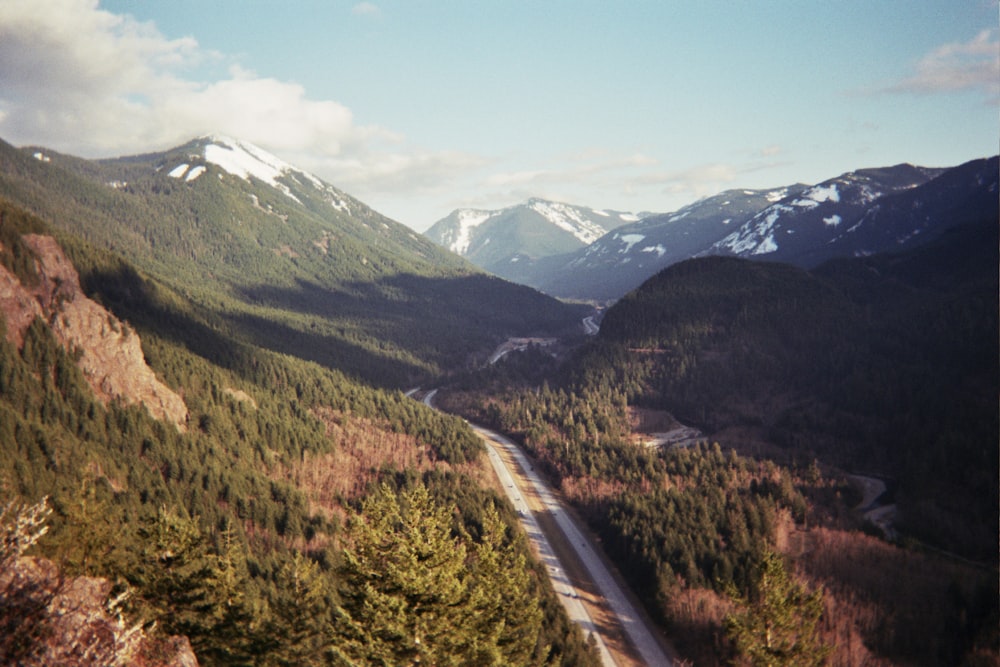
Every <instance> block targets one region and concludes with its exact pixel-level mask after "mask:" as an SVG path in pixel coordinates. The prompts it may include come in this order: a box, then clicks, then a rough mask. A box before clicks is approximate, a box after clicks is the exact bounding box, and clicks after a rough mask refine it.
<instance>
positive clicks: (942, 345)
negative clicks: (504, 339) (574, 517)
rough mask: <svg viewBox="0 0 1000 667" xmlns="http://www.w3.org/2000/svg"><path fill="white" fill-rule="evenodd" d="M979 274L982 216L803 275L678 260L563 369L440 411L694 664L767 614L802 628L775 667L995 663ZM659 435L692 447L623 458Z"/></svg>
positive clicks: (992, 319) (990, 399)
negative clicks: (532, 496) (462, 421)
mask: <svg viewBox="0 0 1000 667" xmlns="http://www.w3.org/2000/svg"><path fill="white" fill-rule="evenodd" d="M998 262H1000V260H998V228H997V219H996V217H986V218H981V219H979V220H978V221H977V222H971V223H968V224H962V225H959V226H957V227H954V228H952V229H951V230H949V231H947V232H945V233H943V234H942V235H941V237H940V238H939V239H938V240H936V241H934V242H931V243H928V244H926V245H924V246H921V247H918V248H915V249H912V250H910V251H907V252H905V253H902V254H897V255H879V256H872V257H868V258H858V259H845V260H836V261H832V262H829V263H827V264H824V265H822V266H820V267H818V268H816V269H815V270H813V271H806V270H804V269H801V268H796V267H792V266H788V265H784V264H778V263H760V262H752V261H748V260H745V259H739V258H730V257H709V258H703V259H695V260H689V261H687V262H682V263H680V264H677V265H674V266H672V267H670V268H668V269H666V270H664V271H662V272H661V273H659V274H657V275H656V276H655V277H654V278H652V279H650V280H649V281H647V282H646V283H645V284H644V285H643V286H642V287H640V288H639V289H638V290H636V291H634V292H633V293H631V294H629V295H627V296H626V297H625V298H623V299H621V300H620V301H618V302H617V303H616V304H615V305H614V306H613V307H611V308H610V309H609V310H608V312H607V313H606V316H605V317H604V319H603V321H602V323H601V330H600V333H599V335H598V336H597V337H596V339H595V340H594V341H593V342H592V343H590V344H588V345H587V346H585V347H584V348H583V349H581V351H580V352H579V354H578V355H577V356H576V357H575V358H574V359H573V360H572V361H571V362H569V363H567V364H565V365H562V366H558V365H557V364H556V363H555V362H554V361H552V360H549V359H546V357H545V355H544V354H543V353H541V352H540V351H535V352H531V353H529V356H527V357H524V358H520V359H518V358H516V357H515V358H511V359H509V360H505V362H504V363H503V364H498V366H497V367H494V368H491V369H489V370H488V371H486V372H482V373H479V374H475V375H469V376H467V377H465V378H464V379H463V380H462V382H461V383H458V384H456V385H455V386H454V387H452V389H451V391H450V393H447V394H441V395H440V396H441V398H440V400H441V402H442V403H443V404H445V405H448V406H449V407H450V409H452V410H455V411H458V412H462V413H464V414H466V415H468V416H469V417H470V418H475V419H480V420H483V421H485V422H488V423H491V424H493V425H495V426H496V427H497V428H500V429H502V430H504V431H506V432H509V433H511V434H513V435H514V436H516V437H517V438H519V440H520V441H521V442H522V443H523V445H524V446H525V447H526V448H527V449H528V450H529V451H531V452H532V453H533V455H534V456H535V457H536V459H537V460H538V461H539V463H540V465H542V466H543V467H544V468H545V469H546V470H547V471H548V472H549V474H550V475H551V476H552V478H553V479H554V480H555V481H556V483H557V484H558V485H559V486H560V488H561V489H562V491H563V493H565V494H566V495H567V497H569V498H570V499H572V500H573V502H574V503H575V505H576V506H577V508H578V509H579V510H580V511H581V512H582V513H583V514H584V515H585V516H586V517H587V518H588V520H589V521H590V523H591V526H592V528H593V529H594V530H595V531H596V532H598V533H599V534H600V535H601V536H602V538H603V540H604V545H605V547H606V549H607V550H608V552H609V554H610V555H611V556H612V558H613V559H614V560H615V561H616V562H617V564H618V566H619V568H620V569H621V570H622V572H623V573H625V575H626V577H628V578H629V580H630V582H631V583H632V585H633V587H634V589H635V590H636V591H639V592H640V595H642V596H643V598H644V601H645V602H646V605H647V608H648V609H649V610H650V612H651V613H652V614H653V615H654V616H655V617H656V618H658V619H660V620H661V622H663V623H664V625H665V626H666V627H667V628H668V634H669V636H670V637H671V638H672V639H673V640H674V641H675V642H676V643H677V645H678V649H679V650H680V652H681V654H682V655H684V656H685V657H688V658H690V659H693V660H694V661H695V662H696V663H697V664H724V663H726V662H728V661H730V660H733V659H738V658H739V657H740V656H743V657H744V658H745V657H746V656H747V655H749V653H748V652H749V651H751V650H753V647H751V646H748V645H747V644H746V643H745V640H746V636H745V635H744V634H742V630H741V628H742V629H745V628H746V627H747V626H746V622H747V619H748V618H751V619H754V620H755V621H756V622H759V623H765V622H766V619H767V612H765V611H763V610H764V609H765V608H768V607H767V605H769V604H771V605H776V606H771V607H770V609H771V610H772V611H775V613H781V614H784V616H782V618H785V619H786V620H787V619H789V618H791V619H794V620H792V621H790V623H791V624H792V625H794V626H796V627H799V628H801V629H802V630H801V632H800V631H796V632H795V633H793V634H794V637H793V638H788V637H786V638H785V639H787V640H788V641H794V640H795V638H796V637H797V638H799V639H802V640H803V641H805V642H806V644H807V648H808V650H807V651H805V652H804V653H803V654H801V655H800V656H799V658H797V659H796V660H793V661H792V662H791V663H790V664H823V661H824V660H825V659H828V660H829V662H830V663H832V664H920V665H936V664H976V665H978V664H983V665H985V664H995V661H996V660H997V655H998V654H1000V633H998V631H997V619H998V610H997V599H998V591H997V584H996V582H997V578H996V572H997V553H996V526H997V523H998V507H997V503H998V496H1000V493H998V482H997V480H998V478H1000V464H998V452H997V446H996V443H997V442H998V438H1000V427H998V418H997V411H996V397H997V395H998V384H1000V377H998V375H1000V371H998V369H1000V360H998V351H997V340H998V321H997V320H998V316H997V309H996V295H997V291H998V278H997V266H998ZM530 355H534V356H530ZM681 426H687V427H696V428H697V429H698V431H696V432H694V434H693V435H692V434H691V433H690V431H686V432H685V435H684V438H686V439H687V442H688V443H690V442H692V441H694V442H697V443H700V444H694V445H688V446H684V445H683V443H682V444H681V445H678V446H668V445H662V446H660V447H655V446H649V445H647V444H645V442H646V441H647V440H650V439H654V440H655V438H652V436H655V435H656V434H661V435H668V434H669V433H675V432H678V431H679V430H680V427H681ZM664 439H665V440H667V441H669V438H664ZM708 443H715V444H711V445H709V444H708ZM849 474H859V475H862V476H865V477H867V478H871V477H872V476H875V477H880V478H881V479H882V480H883V481H885V482H886V483H887V487H888V491H887V492H886V493H884V494H882V495H881V497H879V498H876V497H874V496H872V497H866V496H864V495H863V494H862V492H861V490H860V489H859V488H858V481H857V480H856V481H851V478H850V477H849ZM864 481H865V484H869V485H877V482H875V481H874V480H873V479H867V480H864ZM876 495H878V494H876ZM872 510H875V512H874V514H872V513H869V512H870V511H872ZM893 511H895V512H896V519H895V521H894V523H890V524H886V523H885V522H884V521H883V520H882V519H879V518H877V516H878V515H882V516H886V515H887V516H891V515H892V512H893ZM876 522H881V526H882V527H879V526H878V524H877V523H876ZM775 553H779V554H781V555H782V557H781V558H780V559H778V561H775V559H774V556H773V555H774V554H775ZM780 563H784V567H785V568H786V571H784V572H777V571H775V568H776V567H778V565H779V564H780ZM786 577H790V578H791V581H793V582H796V583H795V585H797V586H799V587H800V589H799V590H798V592H788V593H787V595H788V597H787V599H785V601H784V602H782V603H780V604H778V603H775V602H774V600H771V601H770V602H767V601H766V600H767V598H766V594H765V592H764V591H765V590H766V589H767V586H770V585H777V584H775V582H776V581H779V580H780V581H783V582H785V583H786V584H787V581H788V580H787V579H786ZM767 582H770V583H767ZM783 585H784V584H783ZM783 590H786V591H790V589H783ZM817 596H818V597H819V598H821V601H820V602H818V603H817V602H816V598H817ZM817 605H818V606H817ZM778 609H780V610H781V611H780V612H777V611H776V610H778ZM748 615H749V616H748ZM771 620H772V621H775V619H774V618H773V617H771ZM775 622H777V621H775ZM758 627H759V626H758ZM782 641H784V640H782ZM824 656H826V657H825V658H824Z"/></svg>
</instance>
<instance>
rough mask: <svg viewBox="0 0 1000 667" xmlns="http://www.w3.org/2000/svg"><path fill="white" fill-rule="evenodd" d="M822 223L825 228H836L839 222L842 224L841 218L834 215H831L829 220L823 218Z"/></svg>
mask: <svg viewBox="0 0 1000 667" xmlns="http://www.w3.org/2000/svg"><path fill="white" fill-rule="evenodd" d="M823 222H824V224H826V226H827V227H836V226H837V225H839V224H840V223H841V222H843V218H841V217H840V216H839V215H836V214H834V215H831V216H830V217H829V218H823Z"/></svg>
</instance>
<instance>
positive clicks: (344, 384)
mask: <svg viewBox="0 0 1000 667" xmlns="http://www.w3.org/2000/svg"><path fill="white" fill-rule="evenodd" d="M39 155H40V156H43V158H44V159H42V158H40V157H38V156H39ZM996 172H997V159H996V158H992V159H989V160H980V161H974V162H970V163H967V164H965V165H960V166H958V167H954V168H951V169H926V168H921V167H914V166H911V165H897V166H894V167H886V168H878V169H861V170H858V171H855V172H850V173H848V174H844V175H841V176H838V177H836V178H833V179H829V180H827V181H823V182H821V183H817V184H814V185H803V184H797V185H789V186H787V187H782V188H775V189H769V190H732V191H726V192H723V193H720V194H719V195H717V196H713V197H709V198H706V199H704V200H701V201H699V202H696V203H693V204H691V205H690V206H688V207H685V208H683V209H681V210H678V211H676V212H673V213H667V214H647V215H644V216H642V217H641V218H640V217H639V216H637V215H633V214H631V213H621V212H616V211H610V210H601V209H586V208H585V207H572V206H570V205H567V204H558V203H556V202H551V201H547V200H537V199H536V200H531V201H530V202H529V203H528V204H527V205H525V206H522V207H511V208H510V209H504V210H503V211H501V212H497V211H493V212H490V211H479V212H475V211H472V212H470V211H468V210H466V211H464V212H457V213H456V214H455V216H454V219H453V220H452V222H457V223H458V226H457V227H454V228H451V232H448V233H450V234H451V235H452V236H450V237H447V238H445V237H446V234H445V233H444V232H442V239H445V241H447V243H450V244H452V245H453V244H456V243H458V244H459V245H460V246H461V248H459V249H464V250H469V249H473V248H475V247H477V246H476V244H477V243H479V244H480V245H479V246H478V247H479V249H480V250H481V251H483V253H484V254H482V255H481V256H478V257H477V258H473V257H472V256H471V255H468V256H469V259H470V260H471V259H474V260H475V261H476V262H477V263H478V262H479V261H482V262H483V263H486V262H493V264H490V266H491V267H493V268H491V269H490V272H486V271H484V270H483V268H482V265H479V266H477V265H476V264H473V263H472V262H471V261H469V260H467V259H465V258H463V257H460V256H459V255H456V254H454V253H452V252H451V251H449V250H447V249H445V248H444V247H439V246H438V245H436V244H435V243H432V242H431V241H430V240H428V239H427V238H424V237H421V236H419V235H417V234H415V233H413V232H412V231H411V230H410V229H408V228H406V227H404V226H403V225H401V224H399V223H397V222H395V221H393V220H390V219H388V218H386V217H384V216H381V215H380V214H378V213H377V212H375V211H374V210H372V209H370V208H369V207H367V206H366V205H365V204H363V203H362V202H360V201H358V200H356V199H354V198H353V197H351V196H350V195H348V194H346V193H344V192H342V191H340V190H339V189H337V188H335V187H334V186H332V185H330V184H328V183H325V182H324V181H322V180H321V179H319V178H317V177H316V176H314V175H312V174H310V173H309V172H306V171H303V170H300V169H298V168H296V167H294V166H292V165H290V164H288V163H287V162H284V161H283V160H281V159H279V158H277V157H275V156H273V155H270V154H268V153H267V152H265V151H262V150H261V149H259V148H257V147H255V146H254V145H253V144H250V143H249V142H245V141H242V140H238V139H233V138H229V137H221V136H205V137H200V138H198V139H195V140H192V141H191V142H188V143H187V144H184V145H182V146H179V147H177V148H175V149H171V150H168V151H164V152H160V153H155V154H148V155H141V156H135V157H128V158H117V159H111V160H100V161H89V160H83V159H80V158H75V157H72V156H67V155H61V154H59V153H57V152H55V151H51V150H48V149H44V148H40V147H31V148H23V149H19V148H14V147H13V146H10V145H9V144H5V143H0V261H2V270H0V308H2V310H0V312H2V313H3V327H2V331H3V333H4V336H3V338H2V341H0V493H2V498H0V499H2V501H3V503H4V505H3V506H4V507H7V509H6V510H4V512H3V513H2V514H0V517H7V518H9V517H11V516H15V517H16V516H27V515H29V514H31V512H32V511H35V510H31V509H30V508H31V507H39V505H37V504H38V503H44V504H45V506H46V507H48V508H50V509H51V513H50V514H47V517H48V518H47V519H46V520H47V532H45V531H43V534H39V535H36V536H33V538H32V539H30V540H28V539H21V538H18V539H19V540H20V541H15V542H16V544H18V545H21V546H18V547H17V549H15V550H14V551H12V552H11V553H9V554H8V553H6V552H5V553H4V554H2V556H3V558H4V559H6V560H4V561H3V562H4V563H5V564H6V567H8V568H12V571H18V572H21V571H23V572H29V571H30V566H29V563H31V562H33V561H31V560H30V559H32V558H35V557H37V558H45V559H48V561H50V562H51V563H55V564H58V565H52V567H53V568H55V567H58V568H63V570H64V572H65V574H66V576H68V577H93V578H95V579H100V580H101V581H102V582H105V583H103V584H101V587H105V586H106V588H107V590H109V591H110V590H112V589H114V590H116V591H117V590H120V591H126V590H127V591H129V595H130V597H129V599H130V602H129V605H128V606H127V608H125V609H124V611H123V612H122V613H123V614H124V618H127V619H129V622H130V623H133V624H134V625H135V627H136V628H137V629H136V630H135V632H136V633H137V634H136V637H139V635H141V636H142V641H138V640H137V642H136V643H135V644H134V645H133V644H129V647H119V648H118V649H115V648H114V647H109V648H108V649H107V650H109V651H115V650H118V651H119V654H118V658H120V660H121V661H123V662H124V663H129V661H132V664H143V665H148V666H149V667H152V666H154V665H168V664H177V663H176V662H171V660H172V659H173V658H171V656H174V657H175V658H176V659H177V660H181V659H182V658H181V656H182V655H187V653H186V652H185V651H181V650H180V649H178V650H177V651H175V652H174V653H171V651H173V650H174V649H171V648H170V647H175V648H176V647H178V646H183V645H185V642H187V644H186V645H187V646H188V648H189V649H190V653H191V654H193V655H195V656H196V657H197V660H198V662H199V664H206V665H231V664H232V665H249V664H254V665H257V664H259V665H290V664H296V665H299V664H302V665H320V664H324V665H327V664H334V665H340V664H343V665H347V664H408V663H413V662H421V663H432V664H442V665H444V664H497V665H500V664H517V665H522V664H524V665H529V664H530V665H581V666H587V665H596V664H620V665H626V664H647V665H660V664H690V663H694V664H704V665H716V664H727V663H730V662H736V663H737V664H744V663H741V662H740V661H741V660H742V661H746V660H748V659H749V658H748V657H747V656H748V655H749V652H750V648H749V646H750V645H751V644H752V643H753V641H755V636H754V635H753V632H752V630H747V628H753V627H755V624H756V623H767V622H770V620H773V619H769V617H767V614H768V613H773V607H768V602H767V599H766V596H767V591H768V590H769V589H768V586H770V585H772V584H774V585H779V584H780V585H781V586H784V587H785V588H784V589H783V590H785V591H786V592H787V595H785V598H784V602H785V604H784V606H783V607H781V612H782V613H785V614H787V615H788V617H790V618H792V619H794V622H793V623H791V626H792V629H791V630H789V634H788V636H787V637H785V639H787V640H788V641H789V642H790V643H792V644H794V645H795V647H796V648H795V651H797V653H794V655H793V657H792V658H791V659H790V661H791V664H844V665H848V664H874V665H895V664H906V665H933V664H970V665H979V664H991V661H992V662H995V660H996V659H997V656H998V655H1000V633H997V631H996V627H997V625H996V622H995V621H996V619H997V618H998V617H1000V616H998V609H997V599H998V595H997V590H996V576H995V575H996V568H997V558H996V549H995V541H996V530H995V528H996V523H997V520H998V516H1000V510H998V500H997V499H998V495H1000V493H998V490H997V479H998V478H1000V474H998V472H997V470H998V467H1000V466H998V461H997V450H996V442H997V433H998V431H1000V426H998V419H997V414H996V409H995V408H996V406H995V398H996V395H997V386H998V377H997V368H998V365H1000V361H998V351H997V346H996V341H997V339H998V336H1000V334H998V329H1000V327H998V322H997V320H998V317H997V312H996V307H995V305H996V294H997V289H998V287H997V273H996V267H997V266H998V264H1000V259H998V257H997V248H998V244H1000V242H998V240H997V224H996V221H997V219H1000V214H998V212H997V198H996V193H997V190H998V187H997V173H996ZM525 216H528V217H525ZM530 216H534V217H530ZM488 221H492V223H493V224H488ZM602 221H603V225H604V226H601V223H602ZM474 222H475V223H476V224H473V223H474ZM498 223H502V224H498ZM463 225H464V226H463ZM549 226H552V227H554V228H555V229H558V230H560V233H559V234H555V233H552V230H551V229H549ZM456 230H457V231H456ZM476 230H479V232H480V233H482V234H483V236H477V235H476ZM505 230H506V231H505ZM504 233H509V236H508V237H504V236H503V234H504ZM456 234H457V236H456ZM463 234H464V236H463ZM567 234H568V235H569V236H568V237H567V236H566V235H567ZM504 238H506V241H504V243H505V244H507V245H506V246H505V247H503V248H501V247H500V246H501V245H503V244H501V241H502V240H503V239H504ZM449 239H450V240H449ZM533 244H534V245H533ZM485 248H489V249H490V252H495V253H498V254H495V255H492V256H490V257H489V258H487V254H488V253H485V251H484V250H483V249H485ZM890 251H891V252H890ZM463 254H464V253H463ZM626 259H627V260H628V261H625V260H626ZM760 260H766V261H760ZM501 265H503V266H505V267H506V268H505V269H504V270H503V271H501V270H500V269H499V268H498V267H499V266H501ZM516 283H524V284H516ZM535 288H541V290H542V291H538V290H536V289H535ZM552 295H556V296H559V297H563V300H560V299H557V298H555V297H554V296H552ZM570 298H572V299H573V300H569V299H570ZM595 306H600V308H599V309H595ZM417 385H422V386H424V387H436V388H437V389H435V391H433V392H429V393H427V394H425V395H423V403H424V404H422V403H421V402H420V401H417V400H413V399H412V398H411V397H410V396H409V395H405V394H403V393H401V391H400V390H399V388H402V387H413V386H417ZM432 401H433V403H434V407H437V408H439V409H440V410H441V411H437V410H433V409H431V407H430V403H431V402H432ZM860 471H864V472H863V473H862V472H860ZM852 475H853V477H852ZM859 475H862V476H864V477H865V479H862V477H859ZM876 476H878V477H884V478H891V479H893V480H894V482H895V483H894V486H893V489H892V494H893V495H892V498H891V501H892V502H891V503H890V502H886V505H885V506H884V507H881V508H873V507H870V505H871V502H872V501H874V497H873V496H875V495H882V494H881V493H880V492H879V490H878V489H875V488H874V487H872V488H871V493H869V494H866V493H865V492H864V488H868V486H870V482H868V483H867V484H866V483H865V482H866V480H871V479H875V477H876ZM858 480H860V481H861V483H860V484H859V483H858ZM890 507H891V508H892V509H891V510H890V509H888V508H890ZM873 509H877V511H878V512H879V515H878V516H873V515H869V514H865V513H864V512H866V511H868V510H873ZM890 511H892V512H895V517H894V518H893V520H892V523H891V526H889V525H888V524H887V523H886V522H885V520H884V517H883V516H882V514H883V513H885V512H890ZM43 514H45V513H44V512H43ZM4 525H5V528H4V530H6V531H8V533H10V534H14V535H16V533H17V531H18V530H22V529H21V528H18V526H19V525H22V524H18V523H17V522H16V521H14V522H13V523H11V522H10V521H8V523H7V524H4ZM5 534H7V533H5ZM22 537H25V536H22ZM545 538H547V539H545ZM15 542H11V543H12V544H13V543H15ZM32 545H33V546H32ZM952 554H953V555H952ZM45 567H48V566H45ZM18 568H23V570H22V569H18ZM26 576H27V575H26ZM15 579H16V578H15ZM18 581H20V580H19V579H18ZM775 582H777V583H775ZM8 590H13V589H8ZM101 590H104V588H101ZM18 591H19V593H18V594H19V595H22V594H23V597H22V598H18V600H20V601H21V602H23V603H24V604H28V605H29V606H30V605H34V606H33V607H31V608H32V609H36V610H41V611H39V612H38V613H39V614H41V616H38V617H34V616H33V617H31V618H32V619H33V621H32V622H33V623H35V624H36V625H35V627H37V628H59V627H60V626H58V623H59V621H58V618H57V615H56V614H55V613H54V612H53V613H49V611H47V610H49V607H47V606H46V604H45V603H44V601H39V600H35V599H34V598H32V597H31V595H32V593H31V590H30V587H28V588H25V589H23V590H22V589H18ZM109 595H110V593H109ZM11 599H12V598H11ZM10 609H14V611H12V612H10V613H9V614H8V615H7V616H5V617H3V618H0V620H3V621H4V622H8V621H9V622H11V623H15V622H20V621H18V620H17V619H18V618H22V617H23V618H27V616H23V615H22V616H20V617H19V616H18V613H19V612H17V611H16V609H15V608H14V607H10ZM102 622H106V621H102ZM4 627H7V626H4ZM10 627H14V626H13V625H12V626H10ZM17 627H21V626H17ZM24 632H25V633H27V634H26V635H25V636H26V637H27V638H28V639H29V640H30V641H26V643H24V645H23V646H21V645H18V646H14V645H13V644H11V645H8V644H5V643H2V642H0V651H8V652H9V653H4V654H2V657H3V659H4V660H5V661H7V662H11V661H17V660H21V661H24V662H25V664H33V663H30V660H29V658H31V656H32V655H35V654H34V653H32V651H41V650H42V649H43V648H44V642H45V641H47V640H46V639H45V637H47V636H56V635H47V634H45V633H44V632H38V633H37V634H32V633H30V632H28V630H27V629H25V630H24ZM45 632H48V630H45ZM142 647H145V648H142ZM157 647H159V648H157ZM17 651H22V653H16V652H17ZM129 651H130V652H131V653H129ZM158 651H159V653H158ZM140 653H141V655H140Z"/></svg>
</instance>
